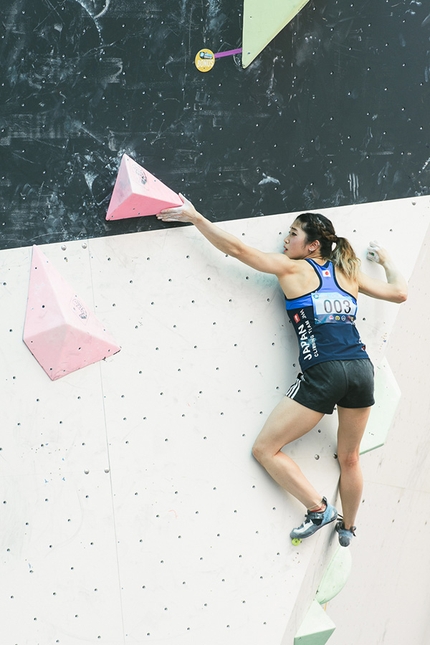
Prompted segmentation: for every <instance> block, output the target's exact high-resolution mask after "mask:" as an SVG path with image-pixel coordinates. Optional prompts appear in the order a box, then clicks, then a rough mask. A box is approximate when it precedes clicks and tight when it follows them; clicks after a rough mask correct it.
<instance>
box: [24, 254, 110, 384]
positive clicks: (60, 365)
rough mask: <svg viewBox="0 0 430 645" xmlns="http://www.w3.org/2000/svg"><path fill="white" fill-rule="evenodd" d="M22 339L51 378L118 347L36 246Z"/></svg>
mask: <svg viewBox="0 0 430 645" xmlns="http://www.w3.org/2000/svg"><path fill="white" fill-rule="evenodd" d="M23 340H24V343H25V344H26V345H27V347H28V349H29V350H30V352H31V353H32V354H33V356H34V357H35V358H36V360H37V361H38V362H39V363H40V365H41V366H42V367H43V369H44V370H45V372H46V373H47V375H48V376H49V378H50V379H52V380H53V381H54V380H56V379H59V378H61V377H62V376H66V374H70V372H74V371H75V370H78V369H80V368H81V367H85V366H86V365H91V363H96V362H97V361H100V360H102V359H103V358H107V357H108V356H113V354H116V353H117V352H119V351H120V349H121V348H120V347H119V345H117V344H116V343H115V341H114V339H113V338H112V337H111V336H110V334H108V333H107V331H106V329H105V328H104V327H103V325H102V324H101V323H100V322H99V321H98V320H97V318H96V317H95V315H94V314H93V313H92V312H91V311H90V309H89V308H88V307H87V305H86V304H85V303H84V302H83V301H82V300H81V299H80V298H79V297H78V296H77V295H76V293H75V291H74V290H73V288H72V287H71V286H70V285H69V284H68V283H67V282H66V281H65V280H64V278H63V277H62V276H61V275H60V274H59V273H58V271H57V270H56V269H55V268H54V267H53V266H52V265H51V263H50V262H49V260H48V258H47V257H46V256H45V255H44V254H43V253H42V251H40V249H39V248H38V247H37V246H33V257H32V261H31V272H30V285H29V290H28V302H27V312H26V316H25V325H24V336H23Z"/></svg>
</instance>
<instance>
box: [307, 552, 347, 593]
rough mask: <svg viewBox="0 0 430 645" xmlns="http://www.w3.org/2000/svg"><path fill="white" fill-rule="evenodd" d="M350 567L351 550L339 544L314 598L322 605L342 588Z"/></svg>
mask: <svg viewBox="0 0 430 645" xmlns="http://www.w3.org/2000/svg"><path fill="white" fill-rule="evenodd" d="M351 568H352V557H351V550H350V549H348V548H345V547H342V546H339V547H338V548H337V550H336V551H335V552H334V554H333V557H332V559H331V560H330V563H329V565H328V567H327V569H326V570H325V573H324V575H323V577H322V580H321V582H320V585H319V587H318V591H317V593H316V596H315V599H316V600H317V601H318V602H319V604H320V605H324V604H325V603H326V602H329V600H331V599H332V598H334V597H335V596H337V594H338V593H340V592H341V591H342V589H343V588H344V586H345V584H346V581H347V580H348V578H349V574H350V573H351Z"/></svg>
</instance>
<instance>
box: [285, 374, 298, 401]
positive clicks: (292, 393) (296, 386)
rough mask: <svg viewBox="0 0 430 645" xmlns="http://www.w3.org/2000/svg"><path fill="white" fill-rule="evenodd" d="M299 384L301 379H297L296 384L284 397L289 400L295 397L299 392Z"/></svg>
mask: <svg viewBox="0 0 430 645" xmlns="http://www.w3.org/2000/svg"><path fill="white" fill-rule="evenodd" d="M301 383H302V379H301V378H299V377H297V378H296V382H295V383H293V384H292V385H291V386H290V387H289V389H288V391H287V393H286V395H285V396H288V398H289V399H294V398H295V396H296V395H297V392H298V391H299V390H300V385H301Z"/></svg>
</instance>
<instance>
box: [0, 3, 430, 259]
mask: <svg viewBox="0 0 430 645" xmlns="http://www.w3.org/2000/svg"><path fill="white" fill-rule="evenodd" d="M0 14H1V20H0V35H1V39H0V56H1V61H2V65H1V66H0V75H1V79H0V81H1V85H0V88H1V92H0V187H1V191H0V232H1V241H0V245H1V248H7V247H20V246H25V245H27V244H33V243H36V244H43V243H49V242H58V241H62V240H71V239H80V238H86V237H96V236H104V235H108V234H109V235H111V234H116V233H121V232H136V231H141V230H147V229H148V228H154V227H158V228H160V227H163V224H161V223H158V222H157V221H156V220H155V219H154V218H150V219H135V220H130V221H127V222H109V223H107V222H105V220H104V217H105V215H106V210H107V206H108V203H109V197H110V193H111V191H112V187H113V184H114V181H115V177H116V173H117V170H118V165H119V160H120V157H121V154H122V153H123V152H127V153H128V154H129V155H130V156H132V157H133V158H135V159H136V161H137V162H138V163H140V164H142V165H143V166H145V167H146V168H147V169H148V170H149V172H151V173H153V174H154V175H155V176H157V177H158V178H159V179H161V180H162V181H164V182H165V183H166V184H167V185H168V186H170V187H171V188H172V189H173V190H174V191H176V192H184V193H185V194H187V196H188V197H190V198H191V199H192V200H194V201H195V202H196V204H197V205H202V206H203V207H204V209H205V211H206V212H208V214H209V215H210V216H211V217H213V218H215V219H216V220H225V219H238V218H247V217H254V216H260V215H267V214H273V213H284V212H292V211H297V210H299V209H315V208H323V207H331V206H337V205H343V204H350V203H363V202H373V201H379V200H385V199H397V198H402V197H408V196H414V195H425V194H428V193H429V192H430V162H429V161H430V148H429V146H430V138H429V126H428V105H429V100H430V92H429V88H430V85H429V79H430V58H429V56H430V55H429V37H430V16H429V15H428V14H429V7H428V4H427V3H426V2H419V1H416V0H399V1H396V2H394V1H393V0H385V1H384V0H380V1H379V2H356V1H353V2H352V1H351V0H318V1H316V0H311V1H310V2H309V3H308V4H307V5H306V7H305V8H304V9H303V10H302V11H301V12H300V14H299V15H298V16H296V18H295V19H294V20H293V21H292V22H291V23H290V24H289V25H288V26H287V27H286V28H285V29H284V30H283V31H282V32H281V33H280V34H279V35H278V36H277V37H276V38H275V40H274V41H273V42H272V43H271V44H269V46H268V47H267V48H266V49H265V50H264V51H263V52H262V54H261V55H260V56H259V57H258V58H257V59H256V60H255V61H254V62H253V63H252V64H251V65H250V66H249V67H248V68H247V69H245V70H244V69H243V68H242V66H241V61H240V57H235V58H232V57H230V58H228V57H227V58H223V59H220V60H219V61H217V63H216V65H215V67H214V69H213V70H212V71H211V72H210V73H207V74H202V73H200V72H198V71H197V69H196V67H195V65H194V57H195V55H196V53H197V52H198V51H199V50H200V49H201V48H202V47H209V48H210V49H212V50H213V51H214V52H220V51H225V50H231V49H232V48H237V47H240V46H241V44H242V2H241V1H240V0H235V2H232V1H231V0H217V1H216V2H215V0H207V1H205V2H196V1H195V0H181V1H180V2H176V3H172V2H171V1H170V0H157V1H155V0H79V1H78V0H67V1H64V0H49V1H48V0H2V3H1V8H0Z"/></svg>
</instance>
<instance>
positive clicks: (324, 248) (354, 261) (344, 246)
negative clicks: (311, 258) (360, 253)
mask: <svg viewBox="0 0 430 645" xmlns="http://www.w3.org/2000/svg"><path fill="white" fill-rule="evenodd" d="M296 221H297V222H299V224H300V227H301V229H302V230H303V231H304V232H305V233H306V238H307V242H308V243H311V242H315V240H318V241H319V243H320V248H321V255H322V257H323V258H326V259H327V260H331V261H332V262H333V264H334V265H335V266H336V267H337V268H338V269H340V271H342V273H344V274H345V275H346V276H347V277H348V278H352V279H353V280H356V279H357V273H358V270H359V267H360V259H359V258H358V257H357V256H356V254H355V251H354V249H353V248H352V246H351V244H350V243H349V242H348V240H347V239H346V238H345V237H338V236H337V235H336V233H335V230H334V226H333V224H332V222H331V221H330V220H329V219H328V218H327V217H325V216H324V215H320V214H319V213H302V214H301V215H298V217H296Z"/></svg>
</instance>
